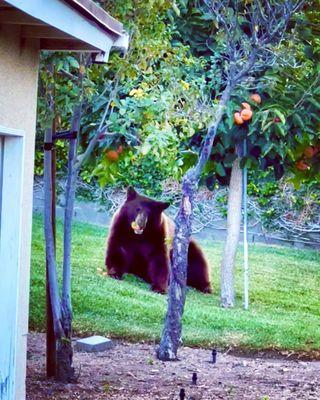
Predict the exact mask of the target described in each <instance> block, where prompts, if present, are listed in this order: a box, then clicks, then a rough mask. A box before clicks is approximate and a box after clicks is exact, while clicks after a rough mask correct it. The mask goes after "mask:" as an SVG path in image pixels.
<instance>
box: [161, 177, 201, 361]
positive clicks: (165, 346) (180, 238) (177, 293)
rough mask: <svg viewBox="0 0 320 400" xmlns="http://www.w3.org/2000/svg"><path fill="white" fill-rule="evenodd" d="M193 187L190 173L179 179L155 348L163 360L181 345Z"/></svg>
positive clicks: (171, 357)
mask: <svg viewBox="0 0 320 400" xmlns="http://www.w3.org/2000/svg"><path fill="white" fill-rule="evenodd" d="M190 175H194V174H190ZM196 189H197V183H196V181H195V180H194V178H193V176H191V179H190V177H189V176H188V175H186V176H185V177H184V179H183V189H182V190H183V194H182V200H181V203H180V208H179V212H178V215H177V217H176V219H175V224H176V228H175V233H174V246H173V265H172V267H171V268H170V285H169V299H168V310H167V316H166V320H165V324H164V328H163V333H162V338H161V343H160V347H159V349H158V358H159V359H160V360H163V361H170V360H175V359H176V358H177V351H178V348H179V346H180V344H181V331H182V324H181V317H182V314H183V309H184V304H185V298H186V284H187V261H188V247H189V240H190V236H191V216H192V205H193V199H194V195H195V192H196Z"/></svg>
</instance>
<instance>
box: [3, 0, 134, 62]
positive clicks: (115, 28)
mask: <svg viewBox="0 0 320 400" xmlns="http://www.w3.org/2000/svg"><path fill="white" fill-rule="evenodd" d="M2 24H15V25H20V26H21V38H22V39H27V38H37V39H39V40H40V48H41V49H42V50H55V51H58V50H62V51H88V52H92V53H93V55H94V60H95V61H96V62H106V61H107V60H108V57H109V53H110V51H111V49H112V48H114V49H116V50H119V49H120V50H121V51H123V52H125V51H126V50H127V48H128V44H129V39H128V35H127V33H126V32H125V31H124V29H123V25H122V24H121V23H120V22H119V21H117V20H115V19H114V18H112V17H111V16H110V15H109V14H108V13H106V12H105V11H104V10H103V9H102V8H100V7H98V6H97V5H96V4H95V3H93V1H91V0H64V1H63V0H49V1H48V0H47V1H44V0H6V1H2V0H0V25H2Z"/></svg>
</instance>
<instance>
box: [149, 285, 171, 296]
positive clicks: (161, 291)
mask: <svg viewBox="0 0 320 400" xmlns="http://www.w3.org/2000/svg"><path fill="white" fill-rule="evenodd" d="M151 289H152V290H153V291H154V292H156V293H159V294H166V293H167V290H166V289H164V288H161V287H159V286H152V287H151Z"/></svg>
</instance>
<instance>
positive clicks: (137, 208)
mask: <svg viewBox="0 0 320 400" xmlns="http://www.w3.org/2000/svg"><path fill="white" fill-rule="evenodd" d="M169 205H170V204H169V203H167V202H163V201H156V200H153V199H150V198H149V197H146V196H142V195H140V194H139V193H138V192H137V191H136V190H135V189H134V188H133V187H132V186H130V187H129V188H128V190H127V199H126V201H125V203H124V205H123V206H122V208H121V215H122V217H124V218H125V220H126V223H127V224H128V227H127V229H132V231H133V232H134V233H135V234H136V235H141V234H143V232H145V231H147V230H150V231H151V230H152V231H153V230H154V229H157V228H158V227H159V226H160V225H161V213H162V211H164V210H165V209H166V208H168V207H169Z"/></svg>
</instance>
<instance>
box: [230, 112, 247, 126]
mask: <svg viewBox="0 0 320 400" xmlns="http://www.w3.org/2000/svg"><path fill="white" fill-rule="evenodd" d="M233 120H234V122H235V124H236V125H242V124H243V122H244V121H243V119H242V117H241V115H240V113H239V112H236V113H234V114H233Z"/></svg>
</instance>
